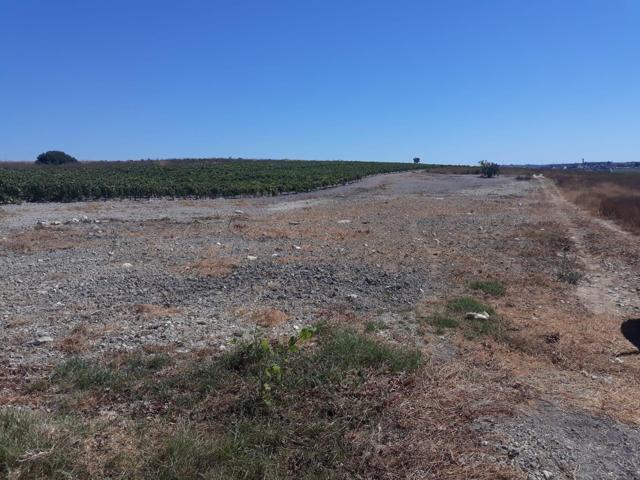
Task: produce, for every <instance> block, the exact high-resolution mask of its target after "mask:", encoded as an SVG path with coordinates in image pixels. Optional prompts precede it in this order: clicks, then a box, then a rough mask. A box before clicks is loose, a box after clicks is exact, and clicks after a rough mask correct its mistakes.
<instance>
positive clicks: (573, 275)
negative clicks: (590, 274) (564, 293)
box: [558, 269, 582, 285]
mask: <svg viewBox="0 0 640 480" xmlns="http://www.w3.org/2000/svg"><path fill="white" fill-rule="evenodd" d="M558 280H560V281H561V282H565V283H568V284H570V285H577V284H578V283H579V282H580V280H582V273H580V272H578V271H576V270H565V269H562V270H561V271H560V272H558Z"/></svg>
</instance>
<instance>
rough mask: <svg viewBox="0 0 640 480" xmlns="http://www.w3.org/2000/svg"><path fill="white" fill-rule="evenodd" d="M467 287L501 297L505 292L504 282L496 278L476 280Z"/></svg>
mask: <svg viewBox="0 0 640 480" xmlns="http://www.w3.org/2000/svg"><path fill="white" fill-rule="evenodd" d="M469 288H471V289H472V290H481V291H482V292H484V293H486V294H488V295H493V296H496V297H501V296H502V295H504V294H505V292H506V288H505V286H504V284H503V283H502V282H499V281H497V280H476V281H474V282H471V283H470V284H469Z"/></svg>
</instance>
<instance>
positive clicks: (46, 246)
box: [0, 227, 87, 254]
mask: <svg viewBox="0 0 640 480" xmlns="http://www.w3.org/2000/svg"><path fill="white" fill-rule="evenodd" d="M85 242H87V237H86V235H85V234H84V233H83V232H81V231H78V230H75V229H71V228H64V227H47V228H33V229H30V230H25V231H23V232H20V233H17V234H14V235H12V236H11V237H8V238H7V239H5V240H0V247H2V248H4V249H7V250H10V251H12V252H15V253H23V254H25V253H35V252H49V251H53V250H66V249H70V248H75V247H77V246H79V245H80V244H82V243H85Z"/></svg>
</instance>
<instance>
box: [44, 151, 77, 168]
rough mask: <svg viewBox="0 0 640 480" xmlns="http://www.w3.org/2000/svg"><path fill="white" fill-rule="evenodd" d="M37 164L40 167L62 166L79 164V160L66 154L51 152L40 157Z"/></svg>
mask: <svg viewBox="0 0 640 480" xmlns="http://www.w3.org/2000/svg"><path fill="white" fill-rule="evenodd" d="M36 163H38V164H40V165H62V164H64V163H78V160H76V159H75V158H74V157H72V156H71V155H67V154H66V153H64V152H60V151H58V150H50V151H48V152H45V153H41V154H40V155H38V158H37V160H36Z"/></svg>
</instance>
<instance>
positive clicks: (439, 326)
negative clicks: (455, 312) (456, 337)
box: [422, 313, 460, 334]
mask: <svg viewBox="0 0 640 480" xmlns="http://www.w3.org/2000/svg"><path fill="white" fill-rule="evenodd" d="M422 320H423V321H424V322H425V323H427V324H429V325H431V326H433V327H435V329H436V333H437V334H442V333H444V331H445V330H447V329H449V328H456V327H458V325H459V324H460V322H459V321H458V320H456V319H455V318H452V317H450V316H448V315H444V314H442V313H434V314H433V315H429V316H428V317H425V318H423V319H422Z"/></svg>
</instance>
